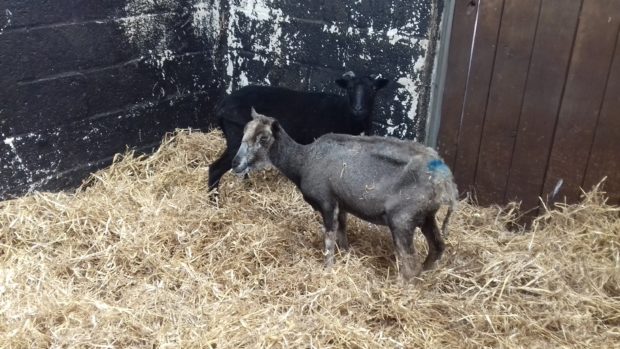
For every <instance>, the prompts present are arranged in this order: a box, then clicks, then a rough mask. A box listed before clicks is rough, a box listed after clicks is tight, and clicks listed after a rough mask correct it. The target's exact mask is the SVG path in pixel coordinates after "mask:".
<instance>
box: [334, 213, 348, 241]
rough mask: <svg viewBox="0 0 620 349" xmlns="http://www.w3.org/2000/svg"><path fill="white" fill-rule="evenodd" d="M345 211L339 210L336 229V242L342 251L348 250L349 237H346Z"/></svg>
mask: <svg viewBox="0 0 620 349" xmlns="http://www.w3.org/2000/svg"><path fill="white" fill-rule="evenodd" d="M346 230H347V213H346V212H344V211H340V212H339V213H338V229H337V231H336V242H337V244H338V248H339V249H341V250H343V251H348V250H349V239H347V231H346Z"/></svg>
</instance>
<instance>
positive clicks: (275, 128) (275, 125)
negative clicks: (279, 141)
mask: <svg viewBox="0 0 620 349" xmlns="http://www.w3.org/2000/svg"><path fill="white" fill-rule="evenodd" d="M271 134H272V135H273V137H274V138H275V137H277V136H278V135H279V134H280V123H279V122H278V120H276V119H273V122H272V123H271Z"/></svg>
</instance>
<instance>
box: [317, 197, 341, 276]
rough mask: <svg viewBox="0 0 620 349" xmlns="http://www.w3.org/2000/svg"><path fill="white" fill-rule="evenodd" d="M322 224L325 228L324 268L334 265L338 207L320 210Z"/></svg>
mask: <svg viewBox="0 0 620 349" xmlns="http://www.w3.org/2000/svg"><path fill="white" fill-rule="evenodd" d="M321 213H322V215H323V226H324V229H325V268H327V269H331V267H332V266H333V265H334V258H335V257H334V253H335V247H336V236H337V231H338V207H335V206H331V207H326V208H324V209H323V210H322V212H321Z"/></svg>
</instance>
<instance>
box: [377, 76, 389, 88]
mask: <svg viewBox="0 0 620 349" xmlns="http://www.w3.org/2000/svg"><path fill="white" fill-rule="evenodd" d="M388 82H390V80H388V79H384V78H378V79H375V81H374V85H375V90H380V89H382V88H384V87H385V86H386V85H387V84H388Z"/></svg>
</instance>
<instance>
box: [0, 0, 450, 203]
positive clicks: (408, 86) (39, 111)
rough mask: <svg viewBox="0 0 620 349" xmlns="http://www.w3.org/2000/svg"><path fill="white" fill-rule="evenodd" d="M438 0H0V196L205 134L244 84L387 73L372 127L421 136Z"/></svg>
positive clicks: (310, 85)
mask: <svg viewBox="0 0 620 349" xmlns="http://www.w3.org/2000/svg"><path fill="white" fill-rule="evenodd" d="M442 4H443V1H442V0H355V1H346V0H315V1H297V0H105V1H103V0H101V1H87V0H66V1H63V2H62V3H61V2H57V1H51V0H41V1H36V2H33V1H25V0H0V199H5V198H8V197H11V196H14V195H21V194H23V193H25V192H28V191H31V190H58V189H64V188H70V187H73V186H75V185H78V184H79V183H80V182H81V181H82V179H84V177H86V176H87V175H88V174H89V173H90V172H91V171H93V170H96V169H98V168H100V167H102V166H105V165H107V164H109V163H110V162H111V160H112V157H113V156H114V154H115V153H118V152H122V151H124V150H125V149H126V147H132V148H135V149H138V150H142V151H148V150H150V149H152V148H153V147H155V146H157V145H158V144H159V141H160V140H161V137H162V136H163V135H164V134H165V133H166V132H168V131H172V130H173V129H174V128H177V127H195V128H202V129H206V128H207V127H208V126H209V124H210V121H211V117H212V110H213V106H214V104H215V102H216V101H217V99H218V98H220V97H221V96H223V95H224V94H225V93H226V92H230V91H232V90H236V89H238V88H240V87H242V86H245V85H247V84H264V85H279V86H286V87H290V88H293V89H297V90H312V91H331V92H337V93H338V92H340V91H338V88H337V87H336V85H335V84H334V83H333V80H334V79H335V78H336V77H338V76H339V75H340V74H342V73H343V72H345V71H347V70H354V71H356V72H357V73H359V74H365V73H381V74H382V75H383V76H384V77H387V78H390V79H392V80H393V81H394V82H393V83H392V84H390V85H389V86H388V87H387V88H386V89H385V90H384V91H382V92H381V93H380V94H379V96H378V98H377V103H378V105H377V113H376V118H375V119H374V129H373V133H376V134H387V135H393V136H397V137H401V138H412V139H417V140H423V139H424V126H425V124H426V117H427V108H428V99H429V95H430V92H429V90H430V88H429V86H430V82H431V81H430V80H431V74H432V71H433V61H434V48H435V46H436V41H437V35H436V34H437V33H436V28H437V26H438V24H439V20H440V15H439V14H440V13H441V9H442Z"/></svg>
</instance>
